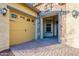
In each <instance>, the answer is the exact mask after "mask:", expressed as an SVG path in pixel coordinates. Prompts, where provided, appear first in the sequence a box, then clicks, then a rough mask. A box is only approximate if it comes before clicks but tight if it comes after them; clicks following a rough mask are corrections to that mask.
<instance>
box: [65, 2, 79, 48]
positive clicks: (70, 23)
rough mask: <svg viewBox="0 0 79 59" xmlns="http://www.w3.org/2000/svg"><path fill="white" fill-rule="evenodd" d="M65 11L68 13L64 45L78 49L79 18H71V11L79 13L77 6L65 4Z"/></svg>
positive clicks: (78, 6)
mask: <svg viewBox="0 0 79 59" xmlns="http://www.w3.org/2000/svg"><path fill="white" fill-rule="evenodd" d="M66 10H69V11H70V12H69V13H68V14H67V15H66V28H67V30H66V33H67V34H66V39H67V40H66V41H67V42H66V44H67V45H69V46H72V47H75V48H79V16H78V17H77V18H74V17H73V16H72V11H73V10H76V11H78V12H79V4H77V3H76V4H75V3H74V4H67V5H66ZM78 12H77V13H78Z"/></svg>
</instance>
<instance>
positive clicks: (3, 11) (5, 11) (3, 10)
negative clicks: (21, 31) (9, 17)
mask: <svg viewBox="0 0 79 59" xmlns="http://www.w3.org/2000/svg"><path fill="white" fill-rule="evenodd" d="M2 13H3V15H4V16H5V15H6V14H7V9H6V8H3V9H2Z"/></svg>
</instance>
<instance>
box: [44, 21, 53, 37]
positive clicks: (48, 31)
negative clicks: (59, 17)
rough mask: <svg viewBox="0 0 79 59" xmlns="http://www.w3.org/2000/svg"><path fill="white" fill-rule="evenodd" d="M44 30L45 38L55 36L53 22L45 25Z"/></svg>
mask: <svg viewBox="0 0 79 59" xmlns="http://www.w3.org/2000/svg"><path fill="white" fill-rule="evenodd" d="M44 29H45V33H44V36H45V37H51V36H53V23H52V22H51V21H49V22H46V23H45V27H44Z"/></svg>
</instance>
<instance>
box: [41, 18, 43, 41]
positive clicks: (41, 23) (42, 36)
mask: <svg viewBox="0 0 79 59" xmlns="http://www.w3.org/2000/svg"><path fill="white" fill-rule="evenodd" d="M40 20H41V39H43V18H40Z"/></svg>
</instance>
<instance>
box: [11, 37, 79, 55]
mask: <svg viewBox="0 0 79 59" xmlns="http://www.w3.org/2000/svg"><path fill="white" fill-rule="evenodd" d="M11 50H12V52H13V53H14V55H16V56H63V55H64V56H66V55H67V56H69V55H71V56H72V55H79V49H76V48H72V47H69V46H67V45H62V44H60V43H58V41H57V39H56V38H53V39H50V38H49V39H48V38H47V39H44V40H34V41H31V42H28V43H24V44H21V45H17V46H13V47H11Z"/></svg>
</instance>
